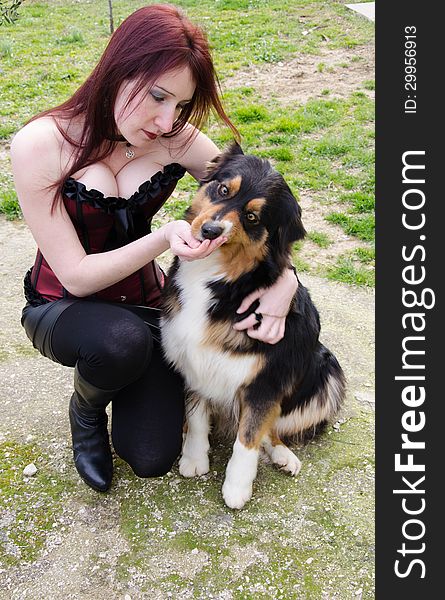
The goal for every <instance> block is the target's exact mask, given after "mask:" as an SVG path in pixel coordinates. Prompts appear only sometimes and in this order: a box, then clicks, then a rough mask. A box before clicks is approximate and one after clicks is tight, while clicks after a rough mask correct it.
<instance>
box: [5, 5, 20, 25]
mask: <svg viewBox="0 0 445 600" xmlns="http://www.w3.org/2000/svg"><path fill="white" fill-rule="evenodd" d="M22 2H23V0H10V1H9V2H5V0H0V25H13V24H14V23H15V22H16V21H17V19H18V18H19V16H20V15H19V13H18V8H19V6H20V5H21V3H22Z"/></svg>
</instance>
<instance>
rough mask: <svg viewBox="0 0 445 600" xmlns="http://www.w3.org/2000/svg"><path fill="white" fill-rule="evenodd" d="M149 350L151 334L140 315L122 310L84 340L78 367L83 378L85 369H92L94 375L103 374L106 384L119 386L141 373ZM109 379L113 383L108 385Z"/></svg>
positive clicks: (151, 348)
mask: <svg viewBox="0 0 445 600" xmlns="http://www.w3.org/2000/svg"><path fill="white" fill-rule="evenodd" d="M152 350H153V338H152V336H151V333H150V330H149V328H148V327H147V326H146V325H145V323H144V322H143V321H142V320H141V319H139V318H138V317H135V316H134V315H132V314H131V313H127V312H126V313H125V314H124V315H122V316H121V317H120V318H119V319H116V320H115V321H113V322H110V323H109V324H108V327H107V328H106V330H104V331H102V335H101V336H100V337H99V338H95V339H92V340H90V341H89V342H88V345H87V346H86V347H85V348H84V351H83V352H82V356H81V358H80V359H79V360H80V362H81V364H82V366H81V370H82V372H84V376H85V377H86V378H87V379H88V377H87V373H86V371H94V372H95V378H96V379H97V377H105V378H106V380H107V385H106V387H107V388H109V387H115V388H120V387H123V386H126V385H128V384H129V383H132V382H133V381H135V380H136V379H138V378H139V377H140V376H141V375H142V374H143V372H144V370H145V369H146V368H147V366H148V364H149V362H150V358H151V354H152ZM101 374H102V375H101ZM111 382H113V385H110V384H111ZM96 385H98V384H97V383H96ZM99 387H100V386H99Z"/></svg>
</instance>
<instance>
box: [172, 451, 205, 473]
mask: <svg viewBox="0 0 445 600" xmlns="http://www.w3.org/2000/svg"><path fill="white" fill-rule="evenodd" d="M209 470H210V464H209V457H208V456H207V455H206V454H203V455H201V456H190V455H187V454H183V455H182V456H181V458H180V460H179V472H180V473H181V475H182V476H183V477H197V476H198V475H205V474H206V473H208V472H209Z"/></svg>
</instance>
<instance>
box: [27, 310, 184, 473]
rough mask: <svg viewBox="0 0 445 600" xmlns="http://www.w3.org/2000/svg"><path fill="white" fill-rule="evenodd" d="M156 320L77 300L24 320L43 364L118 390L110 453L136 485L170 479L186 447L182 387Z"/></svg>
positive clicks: (145, 313) (152, 313)
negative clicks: (163, 348)
mask: <svg viewBox="0 0 445 600" xmlns="http://www.w3.org/2000/svg"><path fill="white" fill-rule="evenodd" d="M158 320H159V310H157V309H150V308H147V307H137V306H129V305H125V306H124V305H116V304H111V303H105V302H94V301H90V300H77V299H76V300H70V299H67V300H57V301H56V302H51V303H49V304H44V305H42V306H37V307H33V306H30V305H27V306H26V307H25V308H24V309H23V316H22V324H23V326H24V328H25V331H26V333H27V335H28V337H29V338H30V339H31V341H32V342H33V344H34V347H35V348H37V350H39V352H40V353H41V354H43V356H46V357H48V358H50V359H51V360H53V361H55V362H58V363H61V364H63V365H65V366H67V367H74V366H75V365H76V364H77V368H78V370H79V372H80V374H81V376H82V377H83V378H84V379H85V380H86V381H88V382H89V383H91V384H93V385H94V386H96V387H98V388H101V389H104V390H116V395H115V396H114V397H113V402H112V428H111V431H112V440H113V446H114V449H115V452H116V454H118V455H119V456H120V457H121V458H122V459H124V460H125V461H126V462H128V463H129V465H130V466H131V468H132V469H133V471H134V472H135V473H136V475H138V476H139V477H151V476H158V475H163V474H165V473H167V472H168V471H169V470H170V468H171V466H172V464H173V462H174V461H175V459H176V458H177V456H178V454H179V452H180V449H181V442H182V425H183V418H184V386H183V380H182V378H181V377H180V376H179V375H177V374H176V373H175V372H174V371H173V370H172V369H171V367H169V366H168V365H167V363H166V362H165V360H164V358H163V355H162V351H161V348H160V344H159V328H158Z"/></svg>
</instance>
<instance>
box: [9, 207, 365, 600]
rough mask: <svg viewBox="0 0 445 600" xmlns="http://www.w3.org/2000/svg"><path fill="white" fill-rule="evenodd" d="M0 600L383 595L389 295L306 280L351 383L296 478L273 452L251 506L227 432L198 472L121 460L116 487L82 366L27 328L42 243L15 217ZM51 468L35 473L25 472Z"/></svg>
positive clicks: (302, 451)
mask: <svg viewBox="0 0 445 600" xmlns="http://www.w3.org/2000/svg"><path fill="white" fill-rule="evenodd" d="M0 249H1V252H0V281H1V290H2V299H3V302H2V305H1V309H0V322H1V326H0V380H1V381H2V386H1V389H0V599H1V600H6V599H12V600H22V599H23V600H24V599H29V600H48V599H50V600H59V599H60V600H62V599H63V600H70V599H73V600H114V599H116V600H118V599H119V600H136V599H142V598H150V599H164V598H174V599H176V598H179V599H180V598H200V599H203V600H204V599H208V598H217V599H221V600H226V599H227V600H229V599H249V598H255V599H257V598H259V599H264V600H266V599H267V600H270V599H279V598H284V599H292V598H296V599H322V600H331V599H337V598H339V599H342V600H343V599H344V600H349V599H354V598H367V599H370V598H374V586H373V573H374V554H373V552H374V550H373V549H374V521H373V515H374V506H373V490H374V468H373V465H374V459H373V456H374V446H373V422H374V418H373V416H374V415H373V407H374V358H373V356H374V296H373V292H372V291H371V290H368V289H360V288H355V287H351V286H346V285H343V284H338V283H332V282H327V281H326V280H324V279H319V278H315V277H310V276H306V275H305V276H302V281H303V282H304V283H305V285H307V287H309V289H310V291H311V293H312V296H313V298H314V300H315V302H316V304H317V306H318V308H319V310H320V313H321V318H322V336H321V337H322V341H323V342H324V343H325V344H326V345H327V346H329V347H330V348H331V349H332V350H333V351H334V352H335V353H336V354H337V356H338V358H339V360H340V362H341V364H342V366H343V368H344V370H345V372H346V375H347V379H348V395H347V402H346V406H345V410H344V413H343V414H342V415H341V416H340V418H339V420H338V422H337V423H336V424H334V426H333V427H331V428H329V429H328V430H327V431H326V432H325V433H324V434H323V435H322V436H320V437H318V438H316V439H313V440H312V441H310V442H309V443H307V444H306V445H304V446H301V447H295V448H294V450H295V451H296V453H297V454H298V456H299V457H300V459H301V460H302V463H303V467H302V471H301V473H300V475H299V476H298V477H297V478H295V479H292V478H290V477H287V476H285V475H283V474H282V473H281V472H279V471H277V470H276V469H274V468H273V467H272V466H271V465H268V464H261V465H260V468H259V473H258V478H257V482H256V484H255V489H254V497H253V500H252V501H251V502H250V503H249V504H248V505H247V506H246V508H245V509H244V510H242V511H239V512H236V511H232V510H230V509H228V508H227V507H226V506H225V505H224V503H223V501H222V497H221V485H222V481H223V474H224V469H225V464H226V463H227V460H228V457H229V454H230V445H229V444H228V443H227V442H224V441H221V440H216V441H215V447H214V449H213V451H212V461H211V471H210V473H209V474H208V475H206V476H204V477H202V478H200V479H198V480H186V479H183V478H181V477H180V475H179V473H178V469H177V466H175V467H174V469H173V471H172V472H171V473H169V474H168V475H166V476H165V477H161V478H157V479H152V480H141V479H138V478H136V477H135V476H134V475H133V473H132V472H131V470H130V469H129V468H128V466H127V465H126V464H125V463H123V462H122V461H121V460H119V459H117V458H116V460H115V478H114V481H113V486H112V488H111V490H110V492H109V493H107V494H98V493H95V492H94V491H93V490H91V489H89V488H88V487H87V486H85V485H84V484H83V483H82V482H81V481H80V480H79V478H78V476H77V473H76V472H75V469H74V467H73V464H72V460H71V449H70V440H69V426H68V418H67V406H68V400H69V397H70V393H71V385H72V384H71V380H72V370H71V369H68V368H64V367H62V366H60V365H56V364H53V363H51V362H50V361H48V360H47V359H44V358H42V357H41V356H39V355H38V353H37V352H36V351H35V350H34V349H33V348H32V346H31V344H30V342H29V341H28V339H27V337H26V335H25V334H24V332H23V330H22V329H21V326H20V323H19V321H20V311H21V307H22V305H23V303H24V301H23V295H22V279H23V275H24V273H25V272H26V270H27V269H28V267H29V266H30V265H31V264H32V262H33V258H34V252H35V247H34V243H33V240H32V238H31V236H30V234H29V232H28V230H27V229H26V226H25V225H24V224H23V223H11V222H8V221H6V220H5V219H4V218H3V217H1V218H0ZM30 463H33V464H35V466H36V468H37V472H36V474H35V475H33V476H32V477H26V476H24V475H23V469H24V468H25V467H26V466H27V465H28V464H30Z"/></svg>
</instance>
